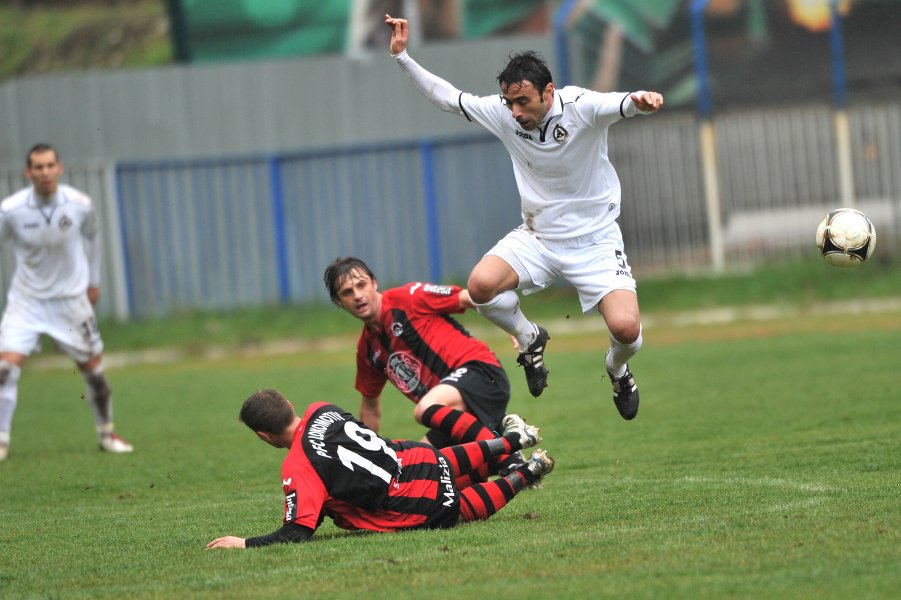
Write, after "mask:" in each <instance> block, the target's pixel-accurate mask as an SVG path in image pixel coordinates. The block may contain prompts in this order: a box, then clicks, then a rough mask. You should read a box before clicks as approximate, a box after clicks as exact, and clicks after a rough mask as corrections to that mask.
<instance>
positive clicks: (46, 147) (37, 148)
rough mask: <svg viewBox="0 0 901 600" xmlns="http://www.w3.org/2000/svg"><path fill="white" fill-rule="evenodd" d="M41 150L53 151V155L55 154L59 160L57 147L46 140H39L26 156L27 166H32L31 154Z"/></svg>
mask: <svg viewBox="0 0 901 600" xmlns="http://www.w3.org/2000/svg"><path fill="white" fill-rule="evenodd" d="M40 152H53V156H55V157H56V161H57V162H59V152H57V151H56V148H54V147H53V146H51V145H50V144H47V143H45V142H38V143H37V144H35V145H34V146H32V147H31V150H29V151H28V154H27V155H26V156H25V166H26V167H31V155H32V154H35V153H40Z"/></svg>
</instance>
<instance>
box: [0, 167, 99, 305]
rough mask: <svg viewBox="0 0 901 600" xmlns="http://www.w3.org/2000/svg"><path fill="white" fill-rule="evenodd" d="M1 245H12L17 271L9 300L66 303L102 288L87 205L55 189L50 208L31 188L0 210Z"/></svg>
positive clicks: (93, 220)
mask: <svg viewBox="0 0 901 600" xmlns="http://www.w3.org/2000/svg"><path fill="white" fill-rule="evenodd" d="M0 239H2V240H12V243H13V247H14V249H15V253H16V271H15V273H14V274H13V278H12V282H11V284H10V290H9V296H10V298H12V297H13V296H16V297H20V298H21V297H26V298H34V299H38V300H48V299H55V298H68V297H74V296H79V295H84V294H86V293H87V288H88V286H92V287H98V286H99V285H100V240H99V231H98V226H97V217H96V214H95V212H94V205H93V203H92V202H91V199H90V198H89V197H88V196H87V195H85V194H84V193H82V192H80V191H78V190H77V189H75V188H73V187H71V186H68V185H64V184H59V186H58V188H57V192H56V194H55V195H54V196H53V197H52V198H51V199H50V200H49V202H42V201H41V200H40V199H39V198H38V196H37V195H36V194H35V192H34V188H33V187H28V188H25V189H23V190H19V191H18V192H16V193H15V194H13V195H12V196H10V197H8V198H6V199H5V200H3V202H2V204H0Z"/></svg>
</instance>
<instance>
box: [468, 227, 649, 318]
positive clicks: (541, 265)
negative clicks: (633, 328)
mask: <svg viewBox="0 0 901 600" xmlns="http://www.w3.org/2000/svg"><path fill="white" fill-rule="evenodd" d="M486 254H490V255H494V256H498V257H500V258H502V259H504V261H506V262H507V263H508V264H509V265H510V266H511V267H512V268H513V270H514V271H515V272H516V274H517V275H518V276H519V285H518V286H517V289H520V290H522V293H523V294H532V293H534V292H538V291H540V290H543V289H544V288H546V287H548V286H549V285H551V284H552V283H554V281H556V280H557V279H558V278H560V277H563V278H564V279H566V280H567V281H568V282H570V283H571V284H572V285H573V286H574V287H575V288H576V291H578V292H579V303H580V304H581V305H582V312H588V311H590V310H593V309H594V307H596V306H597V304H598V302H600V301H601V298H603V297H604V296H606V295H607V294H608V293H610V292H612V291H613V290H630V291H632V292H634V291H635V280H634V279H633V278H632V268H631V267H630V266H629V263H628V262H627V260H626V253H625V252H624V250H623V236H622V233H620V230H619V226H618V225H617V224H616V223H614V224H613V226H612V227H610V228H608V229H606V230H604V231H598V232H595V233H590V234H587V235H583V236H580V237H576V238H569V239H565V240H546V239H540V238H537V237H535V236H534V235H532V234H531V233H529V232H528V230H526V229H525V227H523V226H520V227H517V228H516V229H514V230H513V231H511V232H510V233H508V234H507V235H506V236H505V237H504V238H503V239H502V240H500V241H499V242H498V243H497V244H495V246H494V248H492V249H491V250H489V251H488V252H487V253H486Z"/></svg>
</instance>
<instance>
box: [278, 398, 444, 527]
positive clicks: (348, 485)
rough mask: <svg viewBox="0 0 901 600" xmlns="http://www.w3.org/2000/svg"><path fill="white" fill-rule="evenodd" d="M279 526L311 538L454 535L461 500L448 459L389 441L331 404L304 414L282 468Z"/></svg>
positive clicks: (428, 449) (428, 448)
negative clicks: (326, 523) (440, 531)
mask: <svg viewBox="0 0 901 600" xmlns="http://www.w3.org/2000/svg"><path fill="white" fill-rule="evenodd" d="M282 487H283V489H284V492H285V513H284V523H295V524H297V525H301V526H303V527H308V528H310V529H312V530H315V529H316V528H317V527H318V525H319V524H320V523H321V522H322V519H323V518H324V517H330V518H331V519H333V520H334V522H335V524H336V525H338V526H339V527H342V528H344V529H351V530H353V529H367V530H370V531H394V530H398V529H416V528H436V527H451V526H453V525H455V524H456V523H457V520H458V519H459V515H460V497H459V492H458V490H457V486H456V483H455V482H454V478H453V476H452V470H451V468H450V465H449V464H448V462H447V459H446V458H445V457H444V456H442V455H441V454H440V452H438V451H437V450H435V448H433V447H432V446H429V445H427V444H421V443H419V442H413V441H409V440H395V441H392V440H388V439H386V438H382V437H379V436H378V435H377V434H376V433H375V432H373V431H372V430H370V429H367V428H366V426H365V425H364V424H363V423H362V422H360V421H357V420H356V419H355V418H354V416H353V415H351V414H350V413H348V412H346V411H345V410H344V409H342V408H339V407H338V406H336V405H334V404H329V403H326V402H317V403H314V404H311V405H310V406H309V407H308V408H307V410H306V412H305V413H304V415H303V417H302V419H301V422H300V425H299V426H298V428H297V430H296V432H295V433H294V441H293V443H292V445H291V449H290V450H289V452H288V456H287V457H286V458H285V461H284V463H283V464H282Z"/></svg>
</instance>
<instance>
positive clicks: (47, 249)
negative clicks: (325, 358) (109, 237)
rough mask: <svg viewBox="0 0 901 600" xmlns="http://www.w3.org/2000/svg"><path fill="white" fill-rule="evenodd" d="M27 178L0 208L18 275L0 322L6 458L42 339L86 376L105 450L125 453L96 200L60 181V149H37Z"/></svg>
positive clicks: (0, 227)
mask: <svg viewBox="0 0 901 600" xmlns="http://www.w3.org/2000/svg"><path fill="white" fill-rule="evenodd" d="M25 165H26V166H25V176H26V177H27V178H29V179H31V181H32V183H33V185H31V186H29V187H27V188H25V189H22V190H19V191H18V192H16V193H15V194H13V195H12V196H10V197H8V198H6V199H5V200H3V202H2V204H0V239H2V240H9V241H12V245H13V248H14V250H15V254H16V270H15V273H14V274H13V277H12V281H11V282H10V287H9V294H8V296H7V302H6V310H5V311H4V313H3V320H2V322H0V461H2V460H6V458H7V457H8V456H9V446H10V429H11V426H12V418H13V412H14V411H15V408H16V402H17V399H18V382H19V376H20V374H21V368H22V364H23V363H24V362H25V359H26V358H27V357H28V356H29V355H30V354H31V353H32V352H33V351H34V350H35V349H36V348H37V346H38V342H39V339H40V336H41V334H44V335H47V336H48V337H51V338H53V340H55V341H56V343H57V345H58V346H59V347H60V348H61V349H62V350H63V351H64V352H66V354H68V355H69V356H71V357H72V359H73V360H74V361H75V363H76V364H77V365H78V368H79V370H80V371H81V373H82V377H84V380H85V383H86V386H87V393H86V395H85V397H86V398H87V401H88V404H89V405H90V407H91V410H92V411H93V413H94V423H95V425H96V430H97V435H98V437H99V440H100V450H102V451H104V452H112V453H117V454H119V453H125V452H131V451H132V450H133V448H132V446H131V444H129V443H128V442H126V441H125V440H123V439H122V438H120V437H119V436H117V435H116V433H115V431H114V428H113V404H112V396H111V392H110V387H109V384H108V382H107V380H106V376H105V375H104V373H103V362H102V358H103V341H102V340H101V338H100V331H99V330H98V328H97V320H96V317H95V315H94V304H96V302H97V301H98V300H99V299H100V236H99V225H98V221H97V217H96V214H95V212H94V205H93V203H92V202H91V199H90V198H89V197H88V196H86V195H85V194H84V193H82V192H80V191H78V190H77V189H75V188H73V187H71V186H68V185H65V184H61V183H59V178H60V176H61V175H62V174H63V165H62V162H61V161H60V159H59V155H58V153H57V152H56V150H55V149H54V148H53V147H52V146H50V145H48V144H37V145H35V146H34V147H32V148H31V150H29V152H28V157H27V160H26V163H25Z"/></svg>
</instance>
